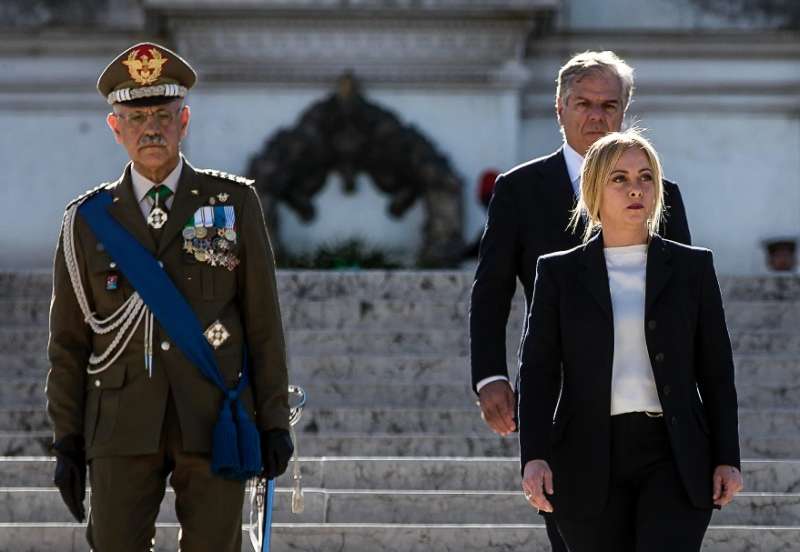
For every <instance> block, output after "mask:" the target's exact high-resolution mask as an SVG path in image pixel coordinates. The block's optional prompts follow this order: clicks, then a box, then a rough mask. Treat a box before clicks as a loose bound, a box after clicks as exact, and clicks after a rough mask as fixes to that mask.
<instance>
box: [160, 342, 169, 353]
mask: <svg viewBox="0 0 800 552" xmlns="http://www.w3.org/2000/svg"><path fill="white" fill-rule="evenodd" d="M169 346H170V345H169V341H162V342H161V350H162V351H169Z"/></svg>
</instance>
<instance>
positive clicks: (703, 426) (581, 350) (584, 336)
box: [519, 233, 739, 518]
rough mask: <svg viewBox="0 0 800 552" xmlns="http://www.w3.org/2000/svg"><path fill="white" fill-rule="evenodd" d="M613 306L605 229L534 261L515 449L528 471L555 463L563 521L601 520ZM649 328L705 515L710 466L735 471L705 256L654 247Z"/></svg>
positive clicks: (730, 399) (684, 465) (680, 458)
mask: <svg viewBox="0 0 800 552" xmlns="http://www.w3.org/2000/svg"><path fill="white" fill-rule="evenodd" d="M611 309H612V306H611V294H610V291H609V283H608V272H607V270H606V264H605V257H604V254H603V240H602V233H600V234H597V235H596V236H595V237H594V238H592V239H591V240H590V241H589V243H588V244H587V245H585V246H579V247H576V248H574V249H571V250H569V251H563V252H558V253H553V254H550V255H545V256H543V257H541V258H540V259H539V263H538V265H537V274H536V283H535V285H534V292H533V305H532V308H531V313H530V316H529V320H528V326H527V332H526V335H525V339H524V342H523V347H522V364H521V367H520V387H519V392H520V398H519V403H520V409H519V417H520V420H519V421H520V449H521V456H522V466H523V469H524V466H525V464H526V463H527V462H528V461H530V460H533V459H545V460H547V461H548V462H549V463H550V467H551V469H552V470H553V478H554V481H553V484H554V487H555V494H554V495H553V497H552V499H551V501H552V502H553V506H554V508H555V509H556V510H557V511H558V510H560V511H561V512H562V513H563V515H564V516H567V517H575V518H580V517H585V516H590V515H592V514H597V513H599V512H601V511H602V509H603V508H604V506H605V501H606V496H607V492H608V480H609V462H610V459H609V456H610V433H609V425H610V418H611V416H610V412H611V373H612V363H613V356H614V323H613V317H612V310H611ZM644 324H645V332H646V333H645V339H646V342H647V351H648V353H649V357H650V363H651V366H652V369H653V375H654V377H655V382H656V387H657V389H658V395H659V399H660V400H661V406H662V408H663V411H664V422H665V423H666V427H667V430H668V433H669V437H670V442H671V444H672V452H673V454H674V457H675V461H676V464H677V467H678V471H679V472H680V475H681V478H682V480H683V483H684V485H685V487H686V490H687V492H688V494H689V497H690V499H691V501H692V503H693V504H694V505H695V506H696V507H698V508H710V507H711V506H712V501H711V489H712V486H711V476H712V472H713V468H714V467H715V466H717V465H720V464H728V465H731V466H736V467H738V466H739V437H738V418H737V402H736V389H735V387H734V373H733V354H732V352H731V343H730V338H729V337H728V330H727V327H726V325H725V314H724V311H723V307H722V297H721V294H720V290H719V285H718V284H717V277H716V274H715V272H714V264H713V259H712V254H711V251H709V250H708V249H702V248H697V247H689V246H685V245H681V244H678V243H675V242H672V241H669V240H665V239H662V238H660V237H658V236H654V237H653V238H652V239H651V241H650V245H649V247H648V251H647V277H646V286H645V313H644ZM562 384H563V386H562ZM559 391H560V393H561V398H560V400H559ZM557 402H558V412H557V413H556V415H555V421H554V416H553V414H554V412H555V410H556V403H557Z"/></svg>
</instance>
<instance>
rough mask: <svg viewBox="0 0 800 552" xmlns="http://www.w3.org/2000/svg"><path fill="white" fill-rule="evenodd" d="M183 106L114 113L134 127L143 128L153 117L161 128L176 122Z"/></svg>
mask: <svg viewBox="0 0 800 552" xmlns="http://www.w3.org/2000/svg"><path fill="white" fill-rule="evenodd" d="M182 110H183V108H180V109H178V110H176V111H168V110H166V109H157V110H156V111H132V112H130V113H114V115H116V116H117V117H119V118H120V119H122V120H123V121H127V123H128V124H129V125H131V126H132V127H133V128H141V127H142V126H144V124H145V123H146V122H147V119H149V118H150V117H153V119H155V121H156V122H157V123H158V125H159V126H160V127H161V128H166V127H168V126H169V125H171V124H172V123H173V122H175V119H176V118H177V117H178V113H180V112H181V111H182Z"/></svg>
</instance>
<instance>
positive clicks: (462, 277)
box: [0, 270, 473, 302]
mask: <svg viewBox="0 0 800 552" xmlns="http://www.w3.org/2000/svg"><path fill="white" fill-rule="evenodd" d="M472 278H473V273H472V272H470V271H461V270H430V271H408V270H391V271H387V270H357V271H335V270H279V271H278V274H277V285H278V295H279V297H280V299H281V300H282V301H289V300H292V299H295V298H296V299H304V300H311V301H314V300H321V299H334V298H340V297H349V298H358V299H360V298H369V299H400V300H404V299H407V298H408V297H418V298H431V299H436V298H439V299H441V298H445V297H446V298H452V300H453V301H454V302H455V301H456V300H459V299H463V300H465V301H466V300H468V298H469V292H470V287H471V285H472ZM51 291H52V275H51V274H50V272H49V271H11V272H9V271H4V272H0V297H2V298H13V297H33V298H44V297H49V296H50V294H51Z"/></svg>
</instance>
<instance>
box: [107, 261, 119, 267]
mask: <svg viewBox="0 0 800 552" xmlns="http://www.w3.org/2000/svg"><path fill="white" fill-rule="evenodd" d="M108 266H109V268H117V263H115V262H114V261H111V262H110V263H108Z"/></svg>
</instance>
